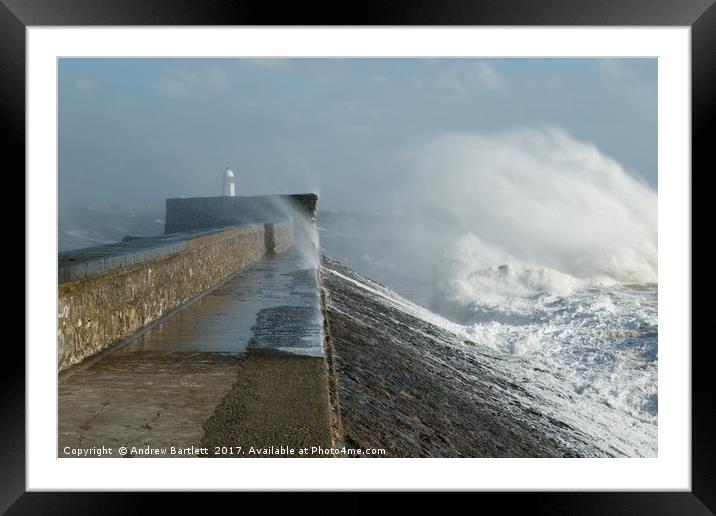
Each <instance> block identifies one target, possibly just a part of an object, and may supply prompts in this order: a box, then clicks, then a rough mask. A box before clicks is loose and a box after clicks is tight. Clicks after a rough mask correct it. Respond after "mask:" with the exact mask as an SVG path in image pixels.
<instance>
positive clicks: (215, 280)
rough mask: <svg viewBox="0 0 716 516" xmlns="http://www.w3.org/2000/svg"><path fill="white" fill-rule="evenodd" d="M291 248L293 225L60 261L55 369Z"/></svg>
mask: <svg viewBox="0 0 716 516" xmlns="http://www.w3.org/2000/svg"><path fill="white" fill-rule="evenodd" d="M267 226H270V229H268V230H267ZM292 241H293V229H292V225H291V224H290V223H289V222H285V221H284V222H277V223H272V224H250V225H245V226H241V227H232V228H226V229H223V230H212V231H201V232H187V233H180V234H174V235H166V236H163V237H156V238H146V239H139V240H134V241H129V242H120V243H117V244H111V245H108V246H100V247H95V248H90V249H85V250H79V251H72V252H68V253H62V254H60V257H59V270H58V277H59V287H58V290H59V292H58V314H57V316H58V357H57V358H58V367H59V369H60V370H63V369H66V368H67V367H69V366H70V365H72V364H76V363H78V362H80V361H82V360H83V359H84V358H86V357H89V356H91V355H94V354H96V353H98V352H100V351H102V350H104V349H105V348H107V347H109V346H110V345H111V344H113V343H115V342H117V341H119V340H122V339H124V338H127V337H129V336H131V335H132V334H133V333H135V332H137V331H138V330H140V329H141V328H142V327H144V326H146V325H147V324H150V323H152V322H154V321H156V320H157V319H160V318H161V317H162V316H164V315H166V314H167V313H168V312H170V311H171V310H173V309H175V308H177V307H179V306H181V305H183V304H184V303H186V302H188V301H190V300H191V299H192V298H194V297H196V296H197V295H199V294H201V293H203V292H205V291H206V290H208V289H211V288H212V287H214V286H216V285H217V284H219V283H221V282H222V281H224V280H225V279H226V278H228V277H229V276H231V275H232V274H234V273H235V272H237V271H239V270H241V269H243V268H244V267H246V266H247V265H249V264H251V263H252V262H254V261H256V260H257V259H259V258H260V257H262V256H263V255H265V254H267V253H276V252H282V251H284V250H286V249H287V248H288V247H290V246H291V244H292Z"/></svg>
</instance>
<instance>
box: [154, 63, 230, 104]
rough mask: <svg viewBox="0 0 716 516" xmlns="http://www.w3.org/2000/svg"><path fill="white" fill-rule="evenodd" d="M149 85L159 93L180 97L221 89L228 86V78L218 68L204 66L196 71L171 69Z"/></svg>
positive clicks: (214, 91)
mask: <svg viewBox="0 0 716 516" xmlns="http://www.w3.org/2000/svg"><path fill="white" fill-rule="evenodd" d="M149 85H150V87H151V88H152V89H153V90H154V91H156V92H157V93H159V94H160V95H163V96H166V97H171V98H182V97H186V96H188V95H190V94H192V95H193V94H201V93H216V92H219V91H223V90H225V89H226V88H227V87H228V85H229V80H228V78H227V77H226V74H225V73H224V71H223V70H221V69H220V68H206V69H204V70H201V71H198V72H193V71H192V72H190V71H186V70H171V71H165V72H164V73H163V74H162V75H160V76H159V77H157V78H155V79H153V80H152V81H151V82H150V83H149Z"/></svg>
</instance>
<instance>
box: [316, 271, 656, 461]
mask: <svg viewBox="0 0 716 516" xmlns="http://www.w3.org/2000/svg"><path fill="white" fill-rule="evenodd" d="M321 279H322V284H323V287H324V289H325V291H326V314H327V322H328V327H329V334H330V337H329V344H328V348H329V353H330V356H331V360H332V363H333V365H334V368H335V379H334V380H335V382H334V383H332V386H333V389H334V392H333V393H332V396H334V397H335V398H337V400H338V405H339V409H340V414H341V421H342V426H343V434H344V435H343V438H344V441H345V444H346V445H348V446H353V447H358V448H385V449H386V452H387V456H389V457H623V456H632V457H633V456H638V452H637V451H636V450H643V449H649V448H650V447H652V446H653V444H652V443H655V442H656V438H655V437H656V436H655V435H654V432H653V430H652V427H650V426H647V425H644V424H643V423H641V422H640V421H638V420H636V419H633V418H630V417H629V416H627V415H625V414H623V413H617V412H615V411H613V410H611V409H609V408H608V407H604V406H601V405H599V404H596V403H594V402H590V401H588V400H586V401H585V400H582V399H581V398H580V397H579V396H578V395H575V394H574V393H573V392H570V391H568V390H567V389H565V388H564V387H563V385H564V383H563V381H562V380H561V379H560V378H559V377H558V373H557V372H552V371H544V370H540V369H539V368H536V367H534V366H532V365H531V364H530V362H529V361H527V360H524V359H521V358H519V357H514V356H508V355H500V354H498V353H496V352H493V351H492V350H490V349H489V348H487V347H485V346H481V345H480V344H479V343H474V342H470V341H466V340H464V339H463V338H461V337H460V336H459V335H458V334H457V333H456V331H452V330H451V327H450V323H449V321H445V320H444V319H442V320H441V318H439V317H438V316H436V315H435V314H431V313H430V312H428V311H427V310H424V309H422V308H421V307H419V306H417V305H414V304H412V303H410V302H409V301H407V300H405V299H403V298H401V297H400V296H398V295H397V294H395V293H393V292H391V291H389V290H388V289H386V288H384V287H382V286H381V285H379V284H377V283H375V282H372V281H370V280H368V279H366V278H364V277H362V276H360V275H359V274H357V273H355V272H354V271H352V270H350V269H348V268H346V267H344V266H343V265H341V264H340V263H338V262H336V261H334V260H331V259H330V258H327V257H323V258H322V266H321ZM615 425H630V426H632V427H633V432H630V435H631V437H630V438H629V439H627V438H623V437H620V436H618V435H615V433H614V432H613V431H612V430H613V428H614V427H615ZM651 449H652V450H653V455H652V456H655V455H656V450H655V449H653V447H652V448H651Z"/></svg>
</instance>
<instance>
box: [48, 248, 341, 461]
mask: <svg viewBox="0 0 716 516" xmlns="http://www.w3.org/2000/svg"><path fill="white" fill-rule="evenodd" d="M322 327H323V318H322V312H321V307H320V297H319V290H318V278H317V274H316V269H315V266H314V267H311V266H310V265H308V264H307V263H306V262H305V261H304V259H303V257H302V256H301V253H300V252H299V250H298V249H297V248H296V247H295V246H294V247H291V248H290V249H289V250H287V251H286V252H284V253H282V254H278V255H274V256H266V257H264V258H262V259H260V260H258V261H257V262H255V263H254V264H252V265H251V266H250V267H248V268H247V269H245V270H243V271H242V272H240V273H238V274H237V275H235V276H234V277H232V278H231V279H229V280H228V281H226V282H225V283H223V284H222V285H220V286H219V287H217V288H216V289H214V290H213V291H210V292H209V293H207V294H206V295H204V296H203V297H201V298H199V299H198V300H196V301H195V302H194V303H192V304H190V305H188V306H186V307H184V308H183V309H182V310H180V311H178V312H176V313H174V314H172V315H171V316H170V317H168V318H166V319H165V320H163V321H161V322H160V323H159V324H157V325H156V326H154V327H152V328H150V329H148V330H147V331H145V332H144V333H143V334H141V335H140V336H138V337H137V338H135V339H134V340H132V341H130V342H129V343H127V344H126V345H125V346H124V347H122V348H120V349H118V350H116V351H114V352H112V353H110V354H107V355H106V356H104V357H102V358H98V359H96V360H92V359H90V360H88V361H86V362H84V363H82V364H78V365H76V366H73V367H71V368H70V369H68V370H67V371H65V372H63V373H62V374H61V377H60V384H59V443H58V444H59V447H58V456H59V457H67V456H68V455H67V454H65V453H64V449H65V447H68V446H69V447H71V448H78V447H79V448H87V447H95V446H109V447H113V448H114V451H115V453H114V454H113V455H114V456H118V455H117V453H116V452H117V448H118V447H119V446H128V447H132V446H135V447H146V446H149V447H159V448H162V447H171V446H175V447H191V446H195V447H197V448H200V447H201V443H202V442H203V443H205V444H206V443H210V444H212V445H216V446H231V445H234V446H236V445H237V443H241V445H243V446H246V447H250V446H259V445H261V446H271V445H276V446H279V445H281V444H287V443H293V444H305V445H307V446H310V445H320V446H324V447H330V444H331V436H330V426H329V421H328V418H329V415H328V413H329V409H328V380H327V371H326V367H325V358H324V352H323V343H322ZM301 400H303V401H301ZM209 422H210V423H209ZM261 425H264V427H263V428H262V426H261ZM232 439H233V441H232ZM274 440H277V441H285V442H283V443H282V442H275V443H274V442H273V441H274ZM210 455H211V454H210Z"/></svg>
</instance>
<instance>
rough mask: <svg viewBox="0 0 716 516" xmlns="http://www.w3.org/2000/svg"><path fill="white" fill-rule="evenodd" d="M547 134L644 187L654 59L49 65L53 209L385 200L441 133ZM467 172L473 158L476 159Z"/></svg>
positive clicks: (652, 125)
mask: <svg viewBox="0 0 716 516" xmlns="http://www.w3.org/2000/svg"><path fill="white" fill-rule="evenodd" d="M540 127H554V128H558V129H560V130H563V131H565V132H566V133H568V134H569V135H570V136H571V137H572V138H574V139H576V140H578V141H580V142H585V143H589V144H591V145H593V146H595V147H596V149H598V150H599V152H600V153H602V154H604V155H606V156H608V157H610V158H612V159H614V160H616V161H617V162H618V163H619V164H620V165H621V166H622V167H623V168H624V169H625V170H626V171H627V172H628V173H629V174H631V175H633V176H635V177H637V178H639V180H640V181H642V182H645V183H646V184H648V185H649V186H650V187H651V188H652V189H654V190H656V188H657V61H656V59H443V58H440V59H394V58H386V59H69V58H63V59H60V64H59V175H58V180H59V185H58V190H59V202H60V206H62V205H63V204H67V203H72V204H74V203H78V204H91V203H106V202H118V203H121V204H125V203H132V202H139V203H143V202H148V203H157V204H159V205H161V204H163V202H164V199H165V198H168V197H199V196H210V195H220V194H221V187H222V173H223V170H224V168H226V167H231V168H232V169H234V170H235V171H236V172H237V176H238V179H237V194H238V195H254V194H269V193H298V192H308V191H313V192H316V193H319V195H320V198H321V201H320V202H321V207H322V208H327V209H341V208H345V209H358V208H361V207H372V205H374V204H376V203H378V204H379V203H380V199H381V198H383V197H382V194H383V193H385V192H387V191H395V190H400V189H401V188H403V187H404V185H405V182H410V177H411V176H410V174H409V173H408V174H401V175H396V174H391V173H390V172H391V171H390V168H391V166H395V160H394V158H395V156H399V155H401V153H402V154H404V153H405V152H409V151H410V149H416V148H418V149H419V148H420V147H421V145H429V144H430V142H432V141H435V140H437V139H440V138H442V137H444V136H445V135H446V134H447V135H449V134H478V135H490V134H500V133H503V132H509V131H515V130H522V129H529V128H540ZM478 161H479V160H478Z"/></svg>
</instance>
